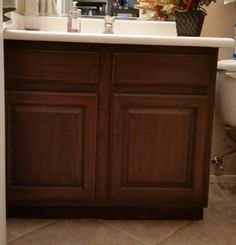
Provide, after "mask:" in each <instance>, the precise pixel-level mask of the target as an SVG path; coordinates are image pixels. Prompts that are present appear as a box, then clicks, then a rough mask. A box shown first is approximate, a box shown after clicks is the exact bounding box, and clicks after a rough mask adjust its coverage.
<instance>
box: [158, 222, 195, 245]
mask: <svg viewBox="0 0 236 245" xmlns="http://www.w3.org/2000/svg"><path fill="white" fill-rule="evenodd" d="M191 223H192V220H189V221H188V222H187V223H186V224H183V225H182V226H181V227H179V228H178V229H177V230H175V231H174V232H172V233H170V234H169V235H167V236H166V237H165V238H163V239H162V240H161V241H160V242H158V243H156V244H155V245H160V244H162V243H163V242H165V241H166V240H167V239H169V238H170V237H172V236H174V235H175V234H176V233H177V232H179V231H180V230H182V229H184V228H185V227H186V226H188V225H190V224H191Z"/></svg>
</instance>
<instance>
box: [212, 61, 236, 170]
mask: <svg viewBox="0 0 236 245" xmlns="http://www.w3.org/2000/svg"><path fill="white" fill-rule="evenodd" d="M216 92H217V96H216V98H217V102H218V105H219V107H220V111H221V116H222V119H223V122H224V124H225V133H226V135H227V136H228V137H229V138H230V139H231V140H232V141H233V142H234V143H235V145H236V139H235V138H234V137H232V135H231V127H236V60H221V61H219V62H218V72H217V83H216ZM233 153H236V148H235V149H232V150H230V151H228V152H225V153H224V154H222V155H220V156H215V157H214V158H213V159H212V160H211V162H212V163H213V164H214V166H215V170H216V174H218V175H220V174H222V171H223V170H224V164H223V159H224V157H226V156H228V155H231V154H233Z"/></svg>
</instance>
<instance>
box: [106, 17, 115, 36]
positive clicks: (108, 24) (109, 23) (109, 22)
mask: <svg viewBox="0 0 236 245" xmlns="http://www.w3.org/2000/svg"><path fill="white" fill-rule="evenodd" d="M104 21H105V23H104V31H103V33H105V34H114V30H113V23H114V22H115V18H114V17H112V16H110V15H106V16H105V17H104Z"/></svg>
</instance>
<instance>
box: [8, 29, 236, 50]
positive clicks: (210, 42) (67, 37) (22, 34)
mask: <svg viewBox="0 0 236 245" xmlns="http://www.w3.org/2000/svg"><path fill="white" fill-rule="evenodd" d="M4 39H6V40H29V41H56V42H78V43H79V42H82V43H104V44H105V43H107V44H131V45H132V44H133V45H137V44H138V45H164V46H195V47H215V48H233V47H234V39H232V38H219V37H182V36H181V37H180V36H178V37H177V36H158V37H157V36H148V35H146V36H144V35H132V36H131V35H119V34H111V35H110V34H97V33H67V32H66V33H65V32H44V31H25V30H4Z"/></svg>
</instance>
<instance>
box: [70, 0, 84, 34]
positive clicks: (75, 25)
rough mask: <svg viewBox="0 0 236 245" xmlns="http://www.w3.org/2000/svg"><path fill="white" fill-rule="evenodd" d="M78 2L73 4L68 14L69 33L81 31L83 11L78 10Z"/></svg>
mask: <svg viewBox="0 0 236 245" xmlns="http://www.w3.org/2000/svg"><path fill="white" fill-rule="evenodd" d="M76 4H77V2H76V1H75V2H73V3H72V7H71V10H70V11H69V13H68V20H67V31H68V32H80V30H81V20H80V19H81V9H77V6H76Z"/></svg>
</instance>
